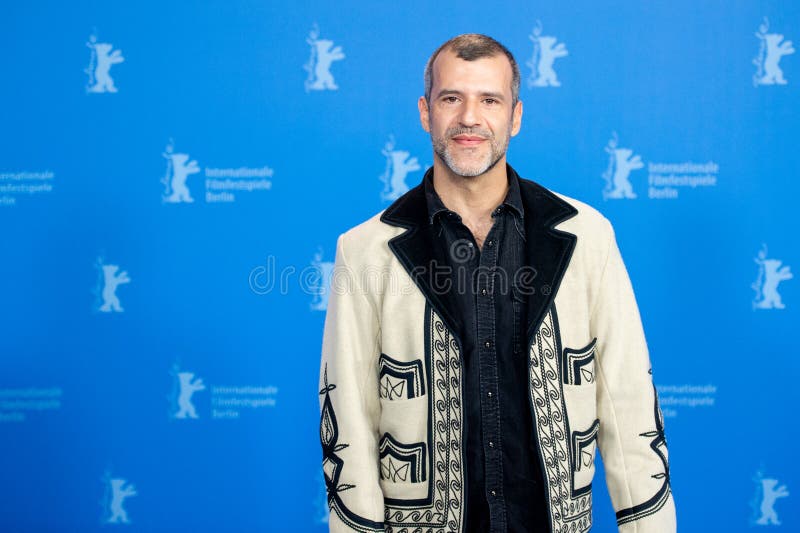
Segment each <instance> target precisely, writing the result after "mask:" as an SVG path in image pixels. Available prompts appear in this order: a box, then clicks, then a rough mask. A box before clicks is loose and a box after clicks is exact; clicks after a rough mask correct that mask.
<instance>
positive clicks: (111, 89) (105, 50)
mask: <svg viewBox="0 0 800 533" xmlns="http://www.w3.org/2000/svg"><path fill="white" fill-rule="evenodd" d="M86 46H87V47H89V49H90V50H91V55H90V57H89V66H88V67H87V68H86V70H84V72H86V74H88V75H89V83H88V85H87V86H86V92H89V93H115V92H117V88H116V87H115V86H114V80H113V79H112V78H111V67H112V66H113V65H116V64H117V63H122V62H123V61H125V58H124V57H122V52H121V51H120V50H113V51H112V49H113V48H114V47H113V45H111V44H109V43H98V42H97V36H96V35H91V36H90V37H89V42H88V43H86Z"/></svg>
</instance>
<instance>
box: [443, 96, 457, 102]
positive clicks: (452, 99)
mask: <svg viewBox="0 0 800 533" xmlns="http://www.w3.org/2000/svg"><path fill="white" fill-rule="evenodd" d="M442 101H443V102H445V103H447V104H454V103H456V102H458V98H457V97H455V96H445V97H444V98H442Z"/></svg>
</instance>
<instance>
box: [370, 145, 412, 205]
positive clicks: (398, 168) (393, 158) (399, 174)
mask: <svg viewBox="0 0 800 533" xmlns="http://www.w3.org/2000/svg"><path fill="white" fill-rule="evenodd" d="M394 148H395V142H394V136H392V135H390V136H389V140H388V141H387V142H386V144H385V145H384V147H383V150H381V153H382V154H383V156H384V157H385V158H386V168H385V169H384V171H383V174H381V175H380V180H381V181H382V182H383V191H381V200H384V201H387V200H388V201H393V200H397V199H398V198H400V197H401V196H403V195H404V194H405V193H406V192H407V191H408V190H409V187H408V184H407V183H406V178H407V177H408V174H409V173H410V172H414V171H417V170H420V169H422V167H421V166H420V164H419V161H417V158H416V157H411V154H410V153H409V152H406V151H405V150H395V149H394Z"/></svg>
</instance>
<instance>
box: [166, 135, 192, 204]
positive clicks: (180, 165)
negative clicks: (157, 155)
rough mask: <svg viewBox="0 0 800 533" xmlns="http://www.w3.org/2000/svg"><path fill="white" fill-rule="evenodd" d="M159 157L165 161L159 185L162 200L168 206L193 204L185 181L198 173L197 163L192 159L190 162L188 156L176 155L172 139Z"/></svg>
mask: <svg viewBox="0 0 800 533" xmlns="http://www.w3.org/2000/svg"><path fill="white" fill-rule="evenodd" d="M161 156H162V157H163V158H164V159H166V160H167V170H166V172H165V173H164V177H163V178H161V183H162V185H164V195H163V196H162V200H163V201H164V202H166V203H170V204H176V203H181V202H185V203H191V202H194V198H192V195H191V193H190V192H189V187H188V186H187V185H186V181H187V180H188V179H189V176H190V175H192V174H197V173H198V172H200V167H199V166H197V161H195V160H194V159H192V160H191V161H190V160H189V154H181V153H176V152H175V143H174V142H173V141H172V139H170V141H169V143H168V144H167V147H166V150H165V151H164V153H162V154H161Z"/></svg>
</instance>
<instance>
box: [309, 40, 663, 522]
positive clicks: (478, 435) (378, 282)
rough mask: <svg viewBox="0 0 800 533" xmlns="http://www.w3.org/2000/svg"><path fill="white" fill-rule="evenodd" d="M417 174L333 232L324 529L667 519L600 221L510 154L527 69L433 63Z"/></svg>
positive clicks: (649, 401) (649, 418)
mask: <svg viewBox="0 0 800 533" xmlns="http://www.w3.org/2000/svg"><path fill="white" fill-rule="evenodd" d="M418 105H419V112H420V120H421V122H422V127H423V129H425V131H427V132H429V133H430V135H431V140H432V143H433V150H434V164H433V168H432V169H430V170H428V172H427V173H426V174H425V177H424V178H423V181H422V183H420V184H419V185H418V186H416V187H414V188H413V189H411V190H410V191H408V192H407V193H406V194H405V195H403V196H402V197H400V198H399V199H398V200H397V201H395V202H394V203H393V204H392V205H391V206H389V207H388V208H387V209H386V210H385V211H383V212H381V213H378V214H377V215H375V216H374V217H372V218H370V219H369V220H367V221H366V222H364V223H362V224H360V225H358V226H356V227H354V228H352V229H350V230H349V231H347V232H345V233H344V234H342V235H341V236H340V237H339V239H338V242H337V249H336V263H335V267H334V273H333V278H332V284H331V294H330V300H329V304H328V314H327V316H326V321H325V332H324V336H323V347H322V362H321V369H320V383H321V385H320V404H321V411H322V416H321V427H320V437H321V440H322V447H323V470H324V473H325V481H326V484H327V490H328V504H329V507H330V509H331V513H330V529H331V531H436V532H456V531H492V532H495V531H497V532H501V531H511V532H523V531H553V532H555V531H559V532H560V531H569V532H576V531H577V532H581V531H588V530H589V528H590V526H591V524H592V515H591V510H592V506H591V483H592V477H593V474H594V456H595V448H596V446H597V447H599V449H600V452H601V453H602V456H603V462H604V466H605V469H606V481H607V484H608V487H609V491H610V494H611V498H612V503H613V505H614V508H615V510H616V514H617V523H618V524H619V530H620V531H623V532H637V533H648V532H654V533H656V532H657V533H669V532H670V531H675V508H674V503H673V500H672V495H671V489H670V481H669V479H670V478H669V465H668V461H667V450H666V442H665V440H664V432H663V420H662V418H661V413H660V410H659V408H658V401H657V398H656V392H655V389H654V387H653V384H652V379H651V372H650V363H649V356H648V352H647V346H646V344H645V339H644V334H643V332H642V326H641V321H640V318H639V313H638V309H637V306H636V302H635V299H634V295H633V291H632V288H631V285H630V281H629V279H628V275H627V273H626V270H625V267H624V265H623V263H622V259H621V257H620V254H619V251H618V248H617V245H616V241H615V238H614V233H613V230H612V228H611V225H610V224H609V222H608V221H607V220H606V219H605V218H603V217H602V216H601V215H600V214H599V213H598V212H597V211H595V210H593V209H592V208H590V207H589V206H587V205H585V204H583V203H581V202H578V201H577V200H573V199H570V198H567V197H565V196H562V195H559V194H556V193H553V192H551V191H549V190H547V189H545V188H543V187H542V186H540V185H537V184H536V183H534V182H532V181H528V180H525V179H522V178H520V177H519V176H518V175H517V173H516V172H515V171H514V170H513V169H512V168H511V167H510V166H508V165H507V164H506V156H505V154H506V149H507V147H508V142H509V139H510V137H512V136H514V135H516V134H517V133H518V132H519V129H520V124H521V119H522V102H520V101H519V69H518V67H517V64H516V62H515V61H514V58H513V56H512V55H511V53H510V52H509V51H508V50H507V49H506V48H505V47H503V46H502V45H501V44H500V43H498V42H497V41H495V40H493V39H491V38H489V37H486V36H483V35H476V34H467V35H461V36H458V37H456V38H454V39H452V40H450V41H448V42H447V43H445V44H444V45H442V47H440V48H439V49H438V50H437V51H436V52H435V53H434V54H433V55H432V56H431V58H430V60H429V61H428V65H427V67H426V71H425V96H423V97H421V98H420V99H419V104H418Z"/></svg>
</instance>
